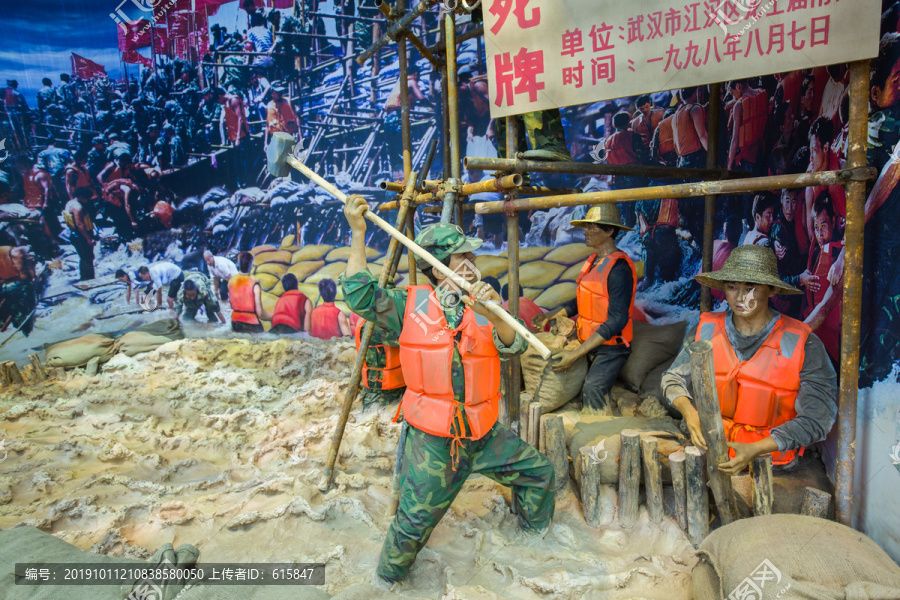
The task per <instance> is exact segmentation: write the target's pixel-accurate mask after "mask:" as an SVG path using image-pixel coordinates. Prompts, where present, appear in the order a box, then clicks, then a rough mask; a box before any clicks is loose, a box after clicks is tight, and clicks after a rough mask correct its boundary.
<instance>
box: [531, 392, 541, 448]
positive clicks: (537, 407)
mask: <svg viewBox="0 0 900 600" xmlns="http://www.w3.org/2000/svg"><path fill="white" fill-rule="evenodd" d="M540 434H541V403H540V402H532V403H531V404H529V405H528V443H529V444H531V445H532V446H534V447H535V449H539V448H538V446H539V445H540V442H541V435H540Z"/></svg>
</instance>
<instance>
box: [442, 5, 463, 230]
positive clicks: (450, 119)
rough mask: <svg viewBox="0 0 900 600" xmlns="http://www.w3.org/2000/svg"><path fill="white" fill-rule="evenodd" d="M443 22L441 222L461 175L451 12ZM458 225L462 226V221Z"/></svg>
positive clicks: (447, 217)
mask: <svg viewBox="0 0 900 600" xmlns="http://www.w3.org/2000/svg"><path fill="white" fill-rule="evenodd" d="M444 24H445V25H444V35H445V36H446V39H445V40H444V41H445V43H446V48H447V53H446V59H447V68H446V71H445V73H446V75H447V77H446V81H447V128H448V131H447V133H448V135H449V138H450V178H449V179H448V180H447V181H446V183H447V184H448V186H449V187H448V188H445V189H446V192H445V194H444V210H443V211H442V212H441V222H442V223H450V222H451V220H452V216H453V213H454V211H455V210H456V202H457V200H458V198H457V195H456V193H454V192H451V191H450V190H451V189H453V188H454V186H456V185H460V183H461V182H460V178H461V177H462V169H461V165H460V148H459V87H458V86H459V80H458V74H457V71H456V22H455V20H454V16H453V13H452V12H448V13H445V14H444ZM457 215H459V213H457ZM457 218H458V217H457ZM459 225H460V226H462V223H460V224H459Z"/></svg>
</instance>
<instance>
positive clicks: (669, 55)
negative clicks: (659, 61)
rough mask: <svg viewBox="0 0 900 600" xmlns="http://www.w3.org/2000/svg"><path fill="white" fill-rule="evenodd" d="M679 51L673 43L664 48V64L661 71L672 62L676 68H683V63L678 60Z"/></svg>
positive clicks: (665, 69) (666, 69) (667, 68)
mask: <svg viewBox="0 0 900 600" xmlns="http://www.w3.org/2000/svg"><path fill="white" fill-rule="evenodd" d="M679 52H681V50H680V49H678V48H676V47H675V44H669V49H668V50H666V66H665V68H664V69H663V73H665V72H666V71H668V70H669V67H671V66H672V65H673V63H674V65H675V68H676V69H683V68H684V65H683V64H681V63H680V62H678V54H679Z"/></svg>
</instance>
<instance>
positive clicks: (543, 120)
mask: <svg viewBox="0 0 900 600" xmlns="http://www.w3.org/2000/svg"><path fill="white" fill-rule="evenodd" d="M516 118H518V119H519V124H520V126H522V127H524V129H525V135H524V136H523V135H519V147H518V149H517V152H523V153H525V158H536V159H545V160H546V159H554V160H565V161H570V160H572V155H571V154H569V151H568V149H566V132H565V130H564V129H563V124H562V115H561V114H560V112H559V109H558V108H553V109H550V110H539V111H534V112H528V113H524V114H521V115H518V116H517V117H516ZM494 127H496V128H497V152H498V154H499V155H500V156H507V154H506V119H497V120H495V121H494ZM525 138H528V144H529V145H530V146H531V152H526V151H527V150H528V149H527V148H526V146H525ZM540 151H543V152H542V153H539V152H540ZM529 155H531V156H529Z"/></svg>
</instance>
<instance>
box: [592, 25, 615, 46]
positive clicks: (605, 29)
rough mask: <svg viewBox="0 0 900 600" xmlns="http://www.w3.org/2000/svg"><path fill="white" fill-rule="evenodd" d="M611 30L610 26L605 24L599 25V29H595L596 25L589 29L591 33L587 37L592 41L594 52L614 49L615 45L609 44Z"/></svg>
mask: <svg viewBox="0 0 900 600" xmlns="http://www.w3.org/2000/svg"><path fill="white" fill-rule="evenodd" d="M612 29H613V28H612V26H611V25H607V24H606V23H601V24H600V27H597V26H596V25H593V26H592V27H591V31H590V33H589V34H588V35H590V36H591V38H593V40H594V52H603V51H604V50H612V49H613V48H614V47H615V44H610V43H609V38H610V35H611V33H610V32H611V31H612Z"/></svg>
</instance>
